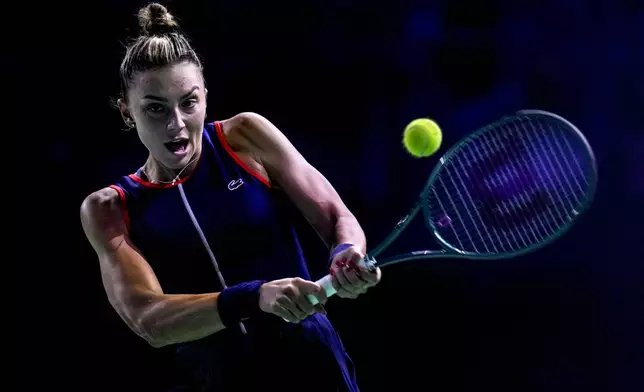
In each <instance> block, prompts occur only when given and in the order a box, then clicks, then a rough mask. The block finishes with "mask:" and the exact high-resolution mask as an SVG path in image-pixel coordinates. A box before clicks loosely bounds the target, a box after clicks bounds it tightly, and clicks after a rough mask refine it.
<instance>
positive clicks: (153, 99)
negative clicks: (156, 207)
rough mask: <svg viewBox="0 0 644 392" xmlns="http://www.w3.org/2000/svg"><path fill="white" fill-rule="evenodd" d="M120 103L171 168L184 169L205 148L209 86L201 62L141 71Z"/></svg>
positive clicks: (155, 155)
mask: <svg viewBox="0 0 644 392" xmlns="http://www.w3.org/2000/svg"><path fill="white" fill-rule="evenodd" d="M119 107H120V110H121V113H122V114H123V117H124V119H125V121H126V123H128V124H130V125H131V121H132V120H133V121H134V125H135V126H136V131H137V133H138V135H139V139H141V142H143V144H144V145H145V147H146V148H147V149H148V151H150V154H151V155H152V157H153V158H154V159H155V160H156V161H157V162H158V163H160V164H161V165H163V166H164V167H166V168H168V169H182V168H184V167H185V166H186V165H187V164H188V163H189V162H190V161H191V160H192V157H193V156H194V154H196V153H200V151H201V136H202V132H203V126H204V121H205V118H206V90H205V87H204V81H203V75H202V73H201V70H200V69H199V67H198V66H196V65H194V64H192V63H190V62H182V63H178V64H174V65H170V66H167V67H162V68H158V69H152V70H148V71H144V72H140V73H137V74H136V75H135V76H134V80H133V81H132V84H131V86H130V89H129V91H128V92H127V103H125V102H123V101H120V102H119Z"/></svg>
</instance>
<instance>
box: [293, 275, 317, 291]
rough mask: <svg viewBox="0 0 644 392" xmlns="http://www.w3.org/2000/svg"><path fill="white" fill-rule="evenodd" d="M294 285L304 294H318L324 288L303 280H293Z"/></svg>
mask: <svg viewBox="0 0 644 392" xmlns="http://www.w3.org/2000/svg"><path fill="white" fill-rule="evenodd" d="M293 285H295V287H297V288H298V289H300V291H302V292H303V294H316V293H317V292H319V291H322V286H320V285H319V284H317V283H315V282H311V281H310V280H304V279H302V278H295V279H293Z"/></svg>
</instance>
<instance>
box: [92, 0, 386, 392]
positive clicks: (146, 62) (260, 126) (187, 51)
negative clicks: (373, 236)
mask: <svg viewBox="0 0 644 392" xmlns="http://www.w3.org/2000/svg"><path fill="white" fill-rule="evenodd" d="M138 16H139V22H140V26H141V28H142V33H141V35H140V36H139V37H137V38H136V39H134V40H133V42H132V43H131V44H130V45H129V46H128V48H127V52H126V54H125V57H124V59H123V61H122V64H121V69H120V71H121V81H122V96H121V98H120V99H119V101H118V105H119V109H120V112H121V114H122V117H123V119H124V121H125V124H126V125H127V126H128V127H130V128H132V129H136V132H137V133H138V136H139V138H140V140H141V141H142V143H143V144H144V145H145V147H146V148H147V149H148V150H149V157H148V159H147V161H146V162H145V163H144V164H143V166H142V167H141V168H140V169H138V170H137V171H136V173H134V174H131V175H128V176H124V177H122V178H121V179H120V180H119V181H117V182H116V184H114V185H112V186H109V187H106V188H105V189H101V190H99V191H96V192H94V193H92V194H91V195H89V196H88V197H87V198H86V199H85V200H84V201H83V203H82V206H81V221H82V225H83V228H84V230H85V233H86V236H87V238H88V240H89V242H90V243H91V244H92V246H93V248H94V250H95V251H96V253H97V255H98V259H99V260H100V269H101V274H102V279H103V284H104V288H105V291H106V293H107V296H108V298H109V301H110V303H111V304H112V306H113V307H114V309H115V310H116V312H117V313H118V314H119V315H120V317H121V318H122V319H123V321H124V322H125V323H126V324H127V325H128V326H129V328H130V329H131V330H132V331H134V332H135V333H136V334H137V335H139V336H140V337H142V338H143V339H145V340H147V341H148V342H149V343H150V345H152V346H153V347H162V346H167V345H176V347H177V356H178V362H177V369H178V372H177V379H176V380H175V381H174V385H175V387H174V389H173V390H176V391H190V390H195V391H197V390H198V391H252V390H260V389H261V390H267V389H275V390H281V391H328V392H330V391H358V385H357V382H356V374H355V370H354V367H353V364H352V361H351V359H350V357H349V356H348V355H347V353H346V351H345V349H344V347H343V344H342V342H341V340H340V338H339V336H338V335H337V333H336V332H335V330H334V328H333V327H332V325H331V324H330V322H329V320H328V319H327V317H326V316H325V311H324V308H323V307H322V306H321V305H317V306H315V307H314V306H311V305H310V303H309V301H307V299H306V297H305V295H306V294H313V295H315V296H317V298H318V299H319V300H320V302H321V303H322V304H323V303H324V302H325V301H326V297H325V294H324V291H323V290H322V289H321V287H320V286H319V285H317V284H316V283H314V282H312V281H311V280H310V279H311V278H310V276H309V272H308V271H307V267H306V262H305V260H304V258H303V255H302V251H301V249H300V245H299V244H298V239H297V237H296V235H295V234H294V228H293V224H292V222H291V218H292V213H293V212H294V211H291V210H290V209H289V206H291V205H295V206H296V207H297V209H299V211H300V212H301V213H302V214H303V215H304V216H305V217H306V218H307V219H308V221H309V222H310V223H311V224H312V226H313V227H314V228H315V229H316V231H317V232H318V233H319V235H320V236H321V238H322V239H323V240H324V241H325V242H326V244H327V245H328V246H329V248H330V249H331V255H330V257H329V261H330V272H331V274H332V275H333V284H334V286H335V288H336V289H337V291H338V293H337V295H338V296H339V297H342V298H356V297H357V296H359V295H360V294H363V293H364V292H365V291H366V290H367V289H368V288H370V287H372V286H374V285H376V284H377V283H378V282H379V280H380V271H379V270H377V271H376V272H369V271H367V270H366V269H362V268H360V267H358V266H357V262H358V261H359V260H360V259H361V258H362V257H363V255H364V252H365V236H364V233H363V231H362V229H361V227H360V225H359V224H358V222H357V220H356V218H355V217H354V216H353V215H352V214H351V212H349V210H348V209H347V207H346V206H345V205H344V204H343V202H342V200H341V199H340V197H339V196H338V194H337V193H336V191H335V190H334V189H333V188H332V186H331V185H330V184H329V182H328V181H327V180H326V179H325V178H324V177H323V176H322V175H321V174H320V173H319V172H318V171H317V170H316V169H315V168H313V167H312V166H311V165H310V164H309V163H308V162H307V161H306V160H305V159H304V158H303V157H302V156H301V155H300V154H299V153H298V151H297V150H296V149H295V148H294V147H293V145H292V144H291V143H290V142H289V141H288V140H287V138H286V137H285V136H284V135H283V134H282V133H281V132H280V131H279V130H278V129H277V128H276V127H275V126H274V125H272V124H271V123H270V122H269V121H268V120H267V119H265V118H264V117H262V116H260V115H258V114H254V113H242V114H239V115H236V116H234V117H232V118H230V119H227V120H223V121H215V122H214V123H208V124H205V126H204V121H205V115H206V93H207V91H206V87H205V82H204V79H203V74H202V66H201V63H200V60H199V58H198V56H197V54H196V53H195V51H194V50H193V48H192V47H191V45H190V43H189V41H188V39H187V37H186V36H185V35H183V33H182V32H181V31H180V30H179V27H178V25H177V23H176V21H175V20H174V18H173V17H172V16H171V15H170V14H169V13H168V11H167V9H166V8H165V7H163V6H162V5H159V4H156V3H153V4H149V5H148V6H146V7H144V8H142V9H141V10H140V11H139V15H138ZM293 210H296V209H295V208H294V209H293ZM296 211H297V210H296ZM218 271H219V273H218Z"/></svg>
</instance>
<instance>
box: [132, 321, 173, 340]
mask: <svg viewBox="0 0 644 392" xmlns="http://www.w3.org/2000/svg"><path fill="white" fill-rule="evenodd" d="M132 329H133V330H134V333H136V334H137V335H138V336H139V337H140V338H142V339H143V340H145V341H146V342H148V344H149V345H150V346H152V347H154V348H162V347H165V346H168V345H170V344H172V342H170V341H169V340H168V339H166V338H165V337H164V334H163V333H162V332H161V330H160V328H159V327H158V325H157V323H156V322H155V321H154V320H151V319H150V318H149V317H141V318H139V319H137V321H136V322H135V323H134V326H133V328H132Z"/></svg>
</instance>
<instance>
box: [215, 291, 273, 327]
mask: <svg viewBox="0 0 644 392" xmlns="http://www.w3.org/2000/svg"><path fill="white" fill-rule="evenodd" d="M264 283H266V281H265V280H253V281H251V282H244V283H240V284H238V285H235V286H230V287H227V288H225V289H224V290H223V291H222V292H221V293H219V296H218V297H217V311H218V312H219V317H220V318H221V322H222V324H224V325H225V326H226V327H230V326H232V325H236V324H239V322H240V321H241V320H243V319H245V318H247V317H253V316H255V315H258V314H261V312H262V311H261V309H260V308H259V289H260V287H262V285H263V284H264Z"/></svg>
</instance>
